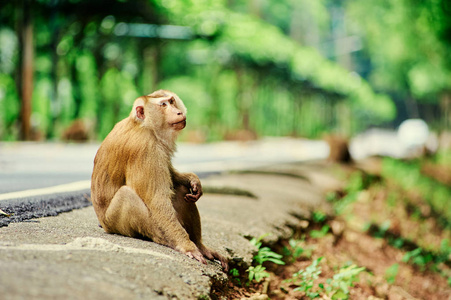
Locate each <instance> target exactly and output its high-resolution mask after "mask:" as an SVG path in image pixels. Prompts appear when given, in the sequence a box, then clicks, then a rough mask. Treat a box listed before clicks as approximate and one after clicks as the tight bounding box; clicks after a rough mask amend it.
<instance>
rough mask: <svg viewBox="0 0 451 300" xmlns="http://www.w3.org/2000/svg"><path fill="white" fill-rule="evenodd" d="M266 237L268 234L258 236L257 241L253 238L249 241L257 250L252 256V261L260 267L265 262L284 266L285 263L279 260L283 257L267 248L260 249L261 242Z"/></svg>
mask: <svg viewBox="0 0 451 300" xmlns="http://www.w3.org/2000/svg"><path fill="white" fill-rule="evenodd" d="M267 235H268V234H264V235H262V236H260V237H259V238H258V239H256V238H253V239H252V240H251V241H250V243H251V244H252V245H254V246H255V247H257V249H258V252H257V254H256V255H255V256H254V261H255V262H256V263H257V264H259V265H262V264H263V263H264V262H266V261H270V262H272V263H275V264H277V265H284V264H285V262H284V261H282V260H281V258H282V257H283V256H282V255H280V254H277V253H275V252H274V251H272V250H271V248H269V247H261V246H262V242H261V240H262V239H263V238H264V237H266V236H267Z"/></svg>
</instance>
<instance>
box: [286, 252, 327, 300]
mask: <svg viewBox="0 0 451 300" xmlns="http://www.w3.org/2000/svg"><path fill="white" fill-rule="evenodd" d="M323 258H324V257H319V258H317V259H315V260H314V261H313V262H312V263H311V264H310V266H308V267H307V268H305V269H304V270H300V271H298V272H296V273H294V274H293V277H292V278H291V279H288V280H286V282H292V283H293V284H295V285H297V286H298V287H297V288H295V289H294V291H299V292H303V293H305V295H306V296H307V297H309V298H311V299H314V298H318V297H319V293H318V291H317V290H315V289H314V284H315V280H316V279H318V277H319V275H320V274H321V266H320V265H319V263H320V261H321V260H322V259H323Z"/></svg>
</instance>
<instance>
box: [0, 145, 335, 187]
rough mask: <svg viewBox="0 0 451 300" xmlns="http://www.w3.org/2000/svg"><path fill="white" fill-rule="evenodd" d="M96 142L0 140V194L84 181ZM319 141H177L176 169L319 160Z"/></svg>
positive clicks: (218, 169) (206, 169)
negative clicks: (65, 142) (196, 142)
mask: <svg viewBox="0 0 451 300" xmlns="http://www.w3.org/2000/svg"><path fill="white" fill-rule="evenodd" d="M98 147H99V144H62V143H0V194H5V193H11V192H17V191H23V190H29V189H36V188H45V187H51V186H55V185H61V184H66V183H71V182H76V181H85V180H90V177H91V172H92V167H93V160H94V156H95V153H96V151H97V149H98ZM327 154H328V150H327V146H326V145H325V144H324V142H321V141H303V140H295V139H287V138H277V139H265V140H262V141H258V142H248V143H240V142H220V143H212V144H202V145H199V144H183V143H182V144H179V146H178V152H177V153H176V157H175V158H174V165H175V167H176V168H178V169H179V170H180V171H194V172H197V173H201V174H202V173H204V174H206V173H216V172H222V171H225V170H231V169H243V168H250V167H254V166H260V165H265V164H273V163H284V162H292V161H305V160H312V159H322V158H325V157H326V156H327Z"/></svg>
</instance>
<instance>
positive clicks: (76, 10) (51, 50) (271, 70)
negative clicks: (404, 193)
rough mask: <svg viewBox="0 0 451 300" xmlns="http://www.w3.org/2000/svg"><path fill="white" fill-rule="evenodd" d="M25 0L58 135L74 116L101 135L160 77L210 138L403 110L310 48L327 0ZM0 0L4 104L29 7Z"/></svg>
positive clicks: (346, 123)
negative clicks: (22, 16)
mask: <svg viewBox="0 0 451 300" xmlns="http://www.w3.org/2000/svg"><path fill="white" fill-rule="evenodd" d="M29 1H30V5H31V8H32V11H33V17H34V25H35V30H34V32H35V38H34V43H35V72H34V75H35V84H34V92H33V96H32V99H33V105H32V114H31V125H32V127H33V128H34V129H35V130H36V131H39V132H42V133H43V134H44V136H45V137H47V138H54V137H59V136H61V133H62V132H63V131H64V128H67V127H68V126H69V125H70V123H71V122H73V120H75V119H83V120H86V121H88V123H92V124H95V128H94V129H95V130H94V131H95V132H96V133H97V137H98V138H103V137H104V136H105V135H106V134H107V133H108V131H109V130H110V129H111V128H112V126H113V125H114V123H116V122H117V121H118V120H119V119H121V118H123V117H124V116H126V115H127V114H128V110H129V106H130V104H131V102H132V101H133V100H134V98H135V97H136V96H137V95H139V94H143V93H148V92H149V91H151V90H153V89H155V88H157V87H160V88H167V89H172V90H174V91H175V92H177V93H178V94H180V96H181V97H182V98H183V99H185V102H187V104H188V107H189V108H190V115H191V116H192V118H191V120H192V123H190V124H192V126H193V127H192V128H193V129H194V130H197V131H199V132H201V134H203V135H204V139H207V140H211V139H220V138H223V137H224V136H230V133H233V132H234V131H240V130H243V129H244V130H245V131H248V132H250V133H252V134H253V135H255V134H256V133H257V134H259V135H268V134H270V135H287V134H293V135H303V136H309V137H315V136H318V135H321V134H322V132H324V131H330V130H340V131H343V132H346V133H351V132H353V131H355V130H358V128H365V126H368V125H370V124H376V123H380V122H385V121H387V120H391V119H392V118H393V117H394V115H395V110H394V107H393V104H392V102H391V100H390V99H389V98H388V97H387V96H384V95H379V94H376V93H374V91H373V90H372V89H371V87H370V86H369V85H368V83H367V82H365V80H363V79H362V78H361V77H360V76H358V75H357V74H356V73H352V72H350V71H349V70H346V69H345V68H343V67H340V66H339V65H337V64H336V63H334V62H332V61H330V60H327V59H325V58H324V57H323V56H322V55H321V54H320V53H319V51H318V50H315V49H313V48H312V46H314V47H318V44H321V41H322V39H323V38H324V37H325V36H326V37H327V36H328V35H329V33H328V32H327V30H326V29H327V27H328V23H329V22H330V20H329V18H328V15H327V11H328V6H327V5H328V3H329V2H328V1H326V0H324V1H318V2H312V1H308V0H303V1H302V6H299V5H300V4H299V3H298V2H296V1H291V0H286V1H280V2H277V3H276V2H271V1H257V0H255V1H252V2H249V4H248V3H247V2H245V1H239V0H235V1H230V3H231V4H230V3H227V2H226V1H225V0H224V1H200V0H190V1H188V0H187V1H173V0H165V1H159V0H139V1H133V2H127V1H121V0H117V1H106V0H96V1H88V0H70V1H69V0H60V1H57V0H29ZM229 4H230V7H231V8H232V9H229V8H228V7H227V5H229ZM1 5H2V9H1V11H0V20H1V25H0V39H5V38H6V39H7V43H6V45H7V46H4V45H0V51H1V56H0V59H1V60H0V68H1V70H2V76H3V77H0V81H1V82H5V83H6V84H7V85H5V86H4V87H3V86H0V105H2V106H6V103H11V104H13V103H16V104H17V103H18V98H17V94H18V93H17V92H16V91H15V88H14V87H11V86H10V83H11V82H14V80H15V79H17V78H19V75H20V72H18V57H20V56H17V57H16V56H15V54H13V55H9V54H8V53H9V52H8V51H10V52H11V47H12V49H13V52H14V51H17V50H18V48H17V47H15V46H14V40H15V39H16V40H17V38H16V36H18V35H14V34H13V35H11V33H12V32H13V30H14V29H15V28H17V27H16V25H15V24H16V17H15V14H14V13H19V12H21V10H22V7H21V6H20V2H9V3H6V4H1ZM273 9H274V11H273ZM283 14H288V16H287V17H285V18H284V16H283ZM298 14H300V15H301V17H300V20H298ZM298 21H299V22H298ZM271 23H272V24H274V25H272V24H271ZM168 24H170V25H168ZM307 25H308V26H310V27H309V29H307V30H305V29H304V30H299V26H300V27H301V28H302V27H304V26H307ZM277 26H280V29H279V28H278V27H277ZM290 36H291V38H290ZM319 48H320V49H321V46H320V47H319ZM323 52H324V51H323ZM4 57H6V58H7V59H6V60H5V59H3V58H4ZM11 66H12V67H11ZM16 82H20V80H19V81H17V80H16ZM2 95H3V96H2ZM2 97H3V98H4V99H5V100H2V99H3V98H2ZM8 107H9V112H8V115H6V114H5V113H4V114H0V117H1V119H0V134H1V135H2V137H3V138H6V136H10V137H13V136H14V126H13V125H12V123H11V120H14V116H17V115H18V112H16V111H14V112H13V110H14V108H15V107H16V108H17V107H18V106H17V105H16V106H14V105H11V106H8ZM351 114H352V116H353V118H350V116H351Z"/></svg>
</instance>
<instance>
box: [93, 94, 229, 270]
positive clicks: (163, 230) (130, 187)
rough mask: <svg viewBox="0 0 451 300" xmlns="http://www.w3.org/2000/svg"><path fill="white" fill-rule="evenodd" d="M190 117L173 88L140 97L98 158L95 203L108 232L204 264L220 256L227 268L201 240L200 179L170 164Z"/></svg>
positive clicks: (101, 222)
mask: <svg viewBox="0 0 451 300" xmlns="http://www.w3.org/2000/svg"><path fill="white" fill-rule="evenodd" d="M161 103H163V104H166V105H164V106H162V105H160V104H161ZM185 115H186V108H185V106H184V104H183V102H182V101H181V100H180V98H178V96H177V95H176V94H174V93H172V92H169V91H164V90H159V91H157V92H154V93H153V94H150V95H148V96H142V97H140V98H138V99H136V100H135V104H134V105H133V109H132V112H131V113H130V116H129V117H128V118H126V119H124V120H122V121H120V122H119V123H118V124H116V126H115V127H114V128H113V130H112V131H111V132H110V134H109V135H108V136H107V137H106V138H105V140H104V141H103V143H102V145H101V146H100V148H99V150H98V152H97V155H96V157H95V159H94V170H93V173H92V183H91V197H92V203H93V206H94V209H95V212H96V214H97V217H98V219H99V222H100V224H101V226H102V227H103V229H104V230H105V231H106V232H108V233H117V234H122V235H126V236H131V237H147V238H150V239H152V240H153V241H154V242H156V243H159V244H162V245H166V246H168V247H171V248H173V249H176V250H178V251H180V252H182V253H185V254H186V255H188V256H189V257H191V258H195V259H197V260H198V261H200V262H202V263H206V261H205V259H204V256H205V257H206V258H208V259H215V258H216V259H218V260H220V261H221V264H222V265H223V267H224V268H225V269H227V262H226V260H225V259H224V258H223V257H222V256H220V255H219V254H218V253H216V252H215V251H212V250H210V249H208V248H207V247H205V246H204V245H203V243H202V233H201V223H200V216H199V212H198V210H197V207H196V204H195V202H196V201H197V200H198V199H199V197H200V196H201V195H202V185H201V183H200V180H199V178H198V177H197V175H195V174H194V173H179V172H177V171H176V170H175V169H174V168H173V166H172V163H171V158H172V155H173V153H174V151H175V139H176V137H177V134H178V132H179V131H180V130H182V129H183V128H184V127H185V118H186V117H185ZM190 190H191V191H190Z"/></svg>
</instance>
